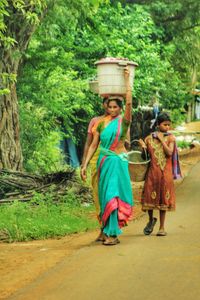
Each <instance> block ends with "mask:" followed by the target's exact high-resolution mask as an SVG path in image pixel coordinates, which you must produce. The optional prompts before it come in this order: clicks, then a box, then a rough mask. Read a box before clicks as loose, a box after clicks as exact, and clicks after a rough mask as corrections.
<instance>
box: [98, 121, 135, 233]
mask: <svg viewBox="0 0 200 300" xmlns="http://www.w3.org/2000/svg"><path fill="white" fill-rule="evenodd" d="M122 122H123V120H122V118H121V117H117V118H115V119H113V120H112V121H111V122H110V123H109V124H108V125H107V126H106V127H105V128H104V129H102V131H100V141H101V146H100V155H99V159H98V162H97V167H98V190H99V200H100V210H101V212H100V216H101V222H102V226H103V232H104V233H105V234H106V235H108V236H115V235H116V236H117V235H119V234H120V233H121V227H123V226H125V225H126V224H127V221H128V220H130V219H131V217H132V206H133V195H132V188H131V182H130V176H129V171H128V160H127V157H126V153H121V154H116V153H115V152H114V150H115V149H116V147H117V145H118V142H119V141H120V139H121V138H122V135H123V130H124V126H122ZM127 127H128V126H127Z"/></svg>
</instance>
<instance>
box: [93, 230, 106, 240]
mask: <svg viewBox="0 0 200 300" xmlns="http://www.w3.org/2000/svg"><path fill="white" fill-rule="evenodd" d="M105 240H106V235H105V233H103V232H102V231H101V232H100V234H99V235H98V237H97V238H96V240H95V242H104V241H105Z"/></svg>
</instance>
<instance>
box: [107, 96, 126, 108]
mask: <svg viewBox="0 0 200 300" xmlns="http://www.w3.org/2000/svg"><path fill="white" fill-rule="evenodd" d="M111 101H115V102H116V103H117V105H118V106H119V107H120V108H123V102H122V100H119V99H118V98H114V99H108V102H107V105H109V103H110V102H111Z"/></svg>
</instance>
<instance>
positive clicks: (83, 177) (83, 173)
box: [81, 167, 87, 181]
mask: <svg viewBox="0 0 200 300" xmlns="http://www.w3.org/2000/svg"><path fill="white" fill-rule="evenodd" d="M81 179H82V180H83V181H85V180H86V179H87V172H86V167H82V168H81Z"/></svg>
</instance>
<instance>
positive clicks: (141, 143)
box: [139, 139, 147, 148]
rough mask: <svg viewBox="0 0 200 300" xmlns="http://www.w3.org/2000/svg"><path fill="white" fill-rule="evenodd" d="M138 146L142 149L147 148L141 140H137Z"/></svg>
mask: <svg viewBox="0 0 200 300" xmlns="http://www.w3.org/2000/svg"><path fill="white" fill-rule="evenodd" d="M139 144H140V146H141V147H142V148H147V146H146V144H145V142H144V141H143V139H139Z"/></svg>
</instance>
